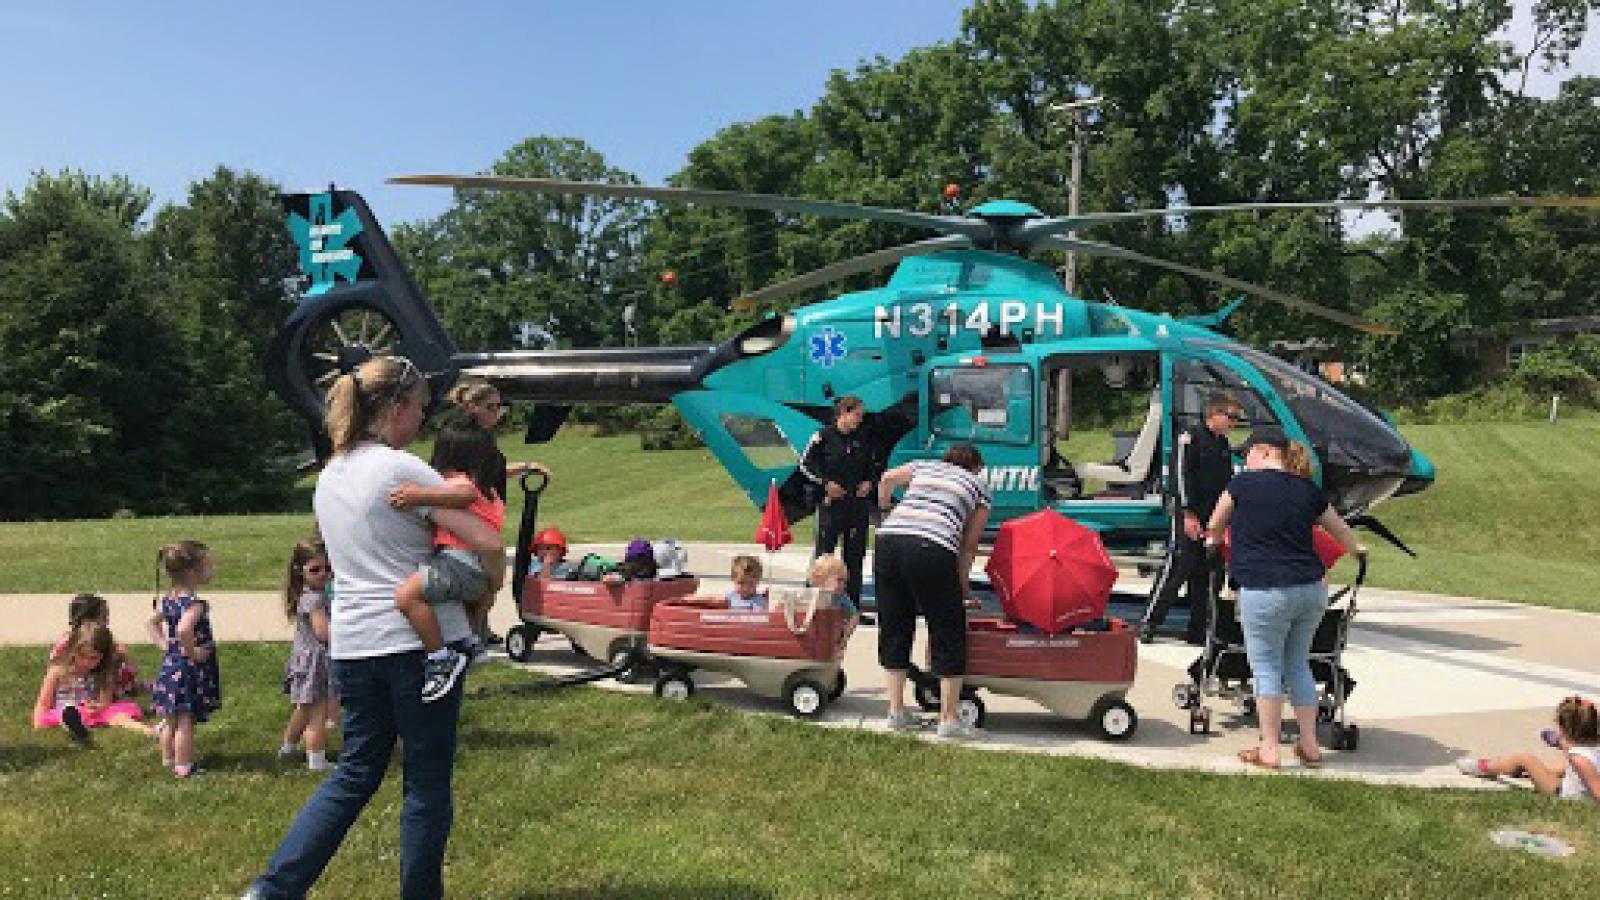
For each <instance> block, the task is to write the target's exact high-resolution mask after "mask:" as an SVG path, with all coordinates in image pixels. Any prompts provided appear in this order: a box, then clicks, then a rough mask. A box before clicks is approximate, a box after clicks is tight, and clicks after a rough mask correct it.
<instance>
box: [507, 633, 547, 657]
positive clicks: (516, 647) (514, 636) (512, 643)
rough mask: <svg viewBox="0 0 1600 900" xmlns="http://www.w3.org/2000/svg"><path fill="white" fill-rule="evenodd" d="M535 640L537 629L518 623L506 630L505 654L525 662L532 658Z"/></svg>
mask: <svg viewBox="0 0 1600 900" xmlns="http://www.w3.org/2000/svg"><path fill="white" fill-rule="evenodd" d="M537 640H539V629H537V628H535V627H533V626H532V625H518V626H516V627H514V628H512V629H511V630H510V631H508V632H506V655H507V656H509V657H511V659H512V660H514V661H516V662H527V661H528V660H530V659H532V658H533V645H534V642H535V641H537Z"/></svg>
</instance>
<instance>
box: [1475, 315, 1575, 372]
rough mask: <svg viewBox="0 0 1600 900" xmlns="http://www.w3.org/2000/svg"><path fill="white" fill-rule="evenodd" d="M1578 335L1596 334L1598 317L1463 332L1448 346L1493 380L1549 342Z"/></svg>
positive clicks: (1555, 320) (1531, 320) (1528, 323)
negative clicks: (1470, 360)
mask: <svg viewBox="0 0 1600 900" xmlns="http://www.w3.org/2000/svg"><path fill="white" fill-rule="evenodd" d="M1580 334H1600V316H1568V317H1566V318H1561V319H1529V320H1526V321H1522V322H1508V323H1506V324H1504V325H1498V326H1496V327H1494V328H1486V329H1482V330H1465V329H1464V330H1462V331H1458V332H1456V333H1455V334H1453V335H1451V339H1450V342H1451V345H1452V346H1453V347H1454V348H1455V350H1456V351H1457V352H1458V353H1461V354H1463V355H1464V356H1468V357H1471V358H1472V359H1475V360H1477V361H1478V369H1479V371H1480V372H1481V373H1482V374H1484V375H1486V376H1494V375H1499V374H1502V373H1504V372H1506V371H1509V370H1511V369H1514V368H1516V367H1517V364H1518V363H1521V362H1522V360H1523V359H1524V358H1525V357H1527V356H1528V354H1530V353H1534V352H1536V351H1538V350H1539V349H1540V348H1542V347H1544V346H1546V345H1548V344H1550V343H1552V342H1553V341H1556V340H1559V339H1560V338H1564V337H1573V336H1575V335H1580Z"/></svg>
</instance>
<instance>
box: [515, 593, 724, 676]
mask: <svg viewBox="0 0 1600 900" xmlns="http://www.w3.org/2000/svg"><path fill="white" fill-rule="evenodd" d="M699 587H700V579H698V578H673V579H669V580H666V581H628V582H618V583H611V582H606V581H565V580H560V579H555V580H545V579H542V578H539V577H538V576H537V575H533V576H529V577H528V579H527V580H526V581H525V582H524V583H523V590H522V599H521V601H520V602H519V603H518V610H517V612H518V614H519V615H520V617H521V618H522V624H521V625H518V626H517V627H515V628H513V629H511V631H510V632H508V633H507V634H506V655H507V656H509V657H511V658H512V659H514V660H516V661H518V662H527V661H528V659H529V657H531V656H532V654H533V645H534V643H535V642H536V641H538V639H539V635H540V633H541V632H545V631H550V632H556V633H559V634H562V635H565V636H566V637H567V639H568V640H570V641H571V642H572V647H573V649H574V650H578V651H581V652H583V653H585V654H587V655H589V656H592V657H594V658H595V659H601V660H606V661H608V662H609V663H611V664H612V665H613V666H616V667H623V668H626V666H625V664H626V663H627V662H628V661H629V660H630V659H634V658H637V657H639V656H641V655H642V653H643V650H644V645H645V639H646V637H647V636H648V634H649V632H650V618H651V613H652V612H653V611H654V610H655V608H656V605H657V604H659V603H664V602H670V601H673V600H679V599H682V598H684V597H689V596H692V595H693V594H694V592H695V591H696V590H697V589H698V588H699Z"/></svg>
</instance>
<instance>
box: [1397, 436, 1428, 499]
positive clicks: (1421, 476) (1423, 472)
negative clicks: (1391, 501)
mask: <svg viewBox="0 0 1600 900" xmlns="http://www.w3.org/2000/svg"><path fill="white" fill-rule="evenodd" d="M1432 485H1433V463H1432V462H1431V461H1430V460H1429V459H1428V458H1427V457H1426V456H1423V455H1422V451H1420V450H1418V449H1416V448H1415V447H1413V448H1411V465H1410V467H1409V468H1408V469H1406V477H1405V480H1404V481H1402V482H1400V487H1399V488H1397V489H1396V490H1395V492H1394V495H1395V496H1396V497H1403V496H1405V495H1406V494H1417V493H1421V492H1422V491H1425V490H1427V489H1428V488H1429V487H1430V486H1432Z"/></svg>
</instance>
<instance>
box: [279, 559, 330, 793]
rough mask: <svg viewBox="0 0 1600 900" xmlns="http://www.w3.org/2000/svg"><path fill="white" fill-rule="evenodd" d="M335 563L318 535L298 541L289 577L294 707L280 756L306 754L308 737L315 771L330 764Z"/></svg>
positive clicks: (286, 681)
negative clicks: (331, 601) (330, 637)
mask: <svg viewBox="0 0 1600 900" xmlns="http://www.w3.org/2000/svg"><path fill="white" fill-rule="evenodd" d="M332 581H333V565H332V564H331V563H330V562H328V551H327V549H326V548H324V547H323V546H322V542H321V541H319V540H316V539H307V540H303V541H301V542H300V543H298V544H295V545H294V551H293V552H291V553H290V554H289V571H288V574H287V576H286V577H285V579H284V588H283V600H284V614H285V615H287V616H288V617H289V621H291V622H293V623H294V643H293V644H291V645H290V647H289V662H288V665H287V666H285V667H284V676H283V692H284V693H285V694H288V695H289V702H290V703H291V704H293V705H294V711H293V712H291V713H290V714H289V723H288V725H286V726H285V727H284V729H283V746H281V747H279V748H278V759H279V760H281V761H287V760H290V759H293V758H295V757H296V756H299V755H300V752H301V741H302V739H303V740H304V741H305V755H306V766H307V768H309V769H311V770H312V771H313V772H322V771H325V770H326V769H327V768H328V731H327V729H328V724H327V723H328V707H329V704H330V702H331V700H332V694H333V685H332V676H331V671H332V666H331V664H330V662H329V657H328V585H329V584H330V583H331V582H332Z"/></svg>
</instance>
